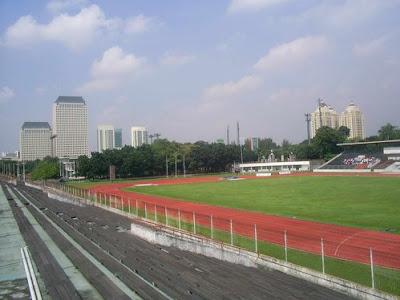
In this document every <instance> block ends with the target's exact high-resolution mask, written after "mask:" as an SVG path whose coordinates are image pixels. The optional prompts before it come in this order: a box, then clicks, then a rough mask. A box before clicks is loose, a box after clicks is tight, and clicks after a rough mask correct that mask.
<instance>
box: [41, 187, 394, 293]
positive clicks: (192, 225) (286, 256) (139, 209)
mask: <svg viewBox="0 0 400 300" xmlns="http://www.w3.org/2000/svg"><path fill="white" fill-rule="evenodd" d="M46 186H47V187H51V188H55V189H57V190H60V191H63V192H65V193H68V194H71V195H74V196H76V197H79V198H83V199H86V200H89V201H92V202H93V203H94V204H96V205H97V206H103V207H107V208H113V209H118V210H121V211H124V212H125V213H128V214H131V215H132V216H135V217H139V218H144V219H147V220H151V221H154V222H157V223H160V224H163V225H166V226H171V227H175V228H179V229H181V230H186V231H188V232H191V233H194V234H198V235H201V236H204V237H207V238H210V239H213V240H215V241H219V242H222V243H225V244H230V245H233V246H236V247H241V248H244V249H247V250H250V251H254V252H257V253H261V254H265V255H268V256H271V257H274V258H277V259H281V260H284V261H287V262H290V263H294V264H296V265H300V266H303V267H307V268H310V269H313V270H316V271H319V272H322V273H324V274H329V275H333V276H336V277H340V278H343V279H346V280H350V281H352V282H356V283H359V284H362V285H365V286H370V287H372V288H375V289H379V290H382V291H385V292H388V293H390V294H395V295H400V242H399V241H398V239H397V241H396V240H393V241H392V240H390V239H386V240H382V239H380V238H378V237H377V238H363V237H357V236H348V234H347V239H349V240H350V239H352V243H351V244H350V243H346V241H347V240H346V235H344V234H343V233H341V232H329V237H325V238H324V237H321V238H312V237H310V236H308V235H307V234H304V233H303V232H300V231H295V230H293V229H292V230H283V231H278V230H274V229H272V228H268V227H265V226H264V227H263V226H260V225H257V224H250V223H245V222H240V221H237V220H232V219H227V218H221V217H216V216H213V215H212V212H210V214H200V213H196V212H194V211H186V210H182V209H179V208H171V207H167V206H164V205H160V204H157V203H154V202H145V201H141V200H138V199H133V198H132V199H131V198H122V197H120V196H118V195H113V194H108V193H107V194H106V193H101V192H96V193H93V194H90V191H89V190H87V189H83V188H78V187H73V186H69V185H64V184H59V183H52V182H46ZM395 236H397V235H395ZM365 245H369V246H368V247H366V246H365Z"/></svg>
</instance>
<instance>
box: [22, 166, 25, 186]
mask: <svg viewBox="0 0 400 300" xmlns="http://www.w3.org/2000/svg"><path fill="white" fill-rule="evenodd" d="M22 178H23V180H24V182H25V162H22Z"/></svg>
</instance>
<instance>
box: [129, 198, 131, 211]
mask: <svg viewBox="0 0 400 300" xmlns="http://www.w3.org/2000/svg"><path fill="white" fill-rule="evenodd" d="M128 212H129V214H131V199H129V198H128Z"/></svg>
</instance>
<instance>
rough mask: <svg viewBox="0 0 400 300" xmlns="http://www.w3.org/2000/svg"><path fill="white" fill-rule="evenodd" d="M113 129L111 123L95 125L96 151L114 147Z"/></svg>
mask: <svg viewBox="0 0 400 300" xmlns="http://www.w3.org/2000/svg"><path fill="white" fill-rule="evenodd" d="M114 133H115V130H114V126H112V125H99V126H97V151H99V152H102V151H104V150H107V149H114V148H115V136H114Z"/></svg>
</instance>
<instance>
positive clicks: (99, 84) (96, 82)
mask: <svg viewBox="0 0 400 300" xmlns="http://www.w3.org/2000/svg"><path fill="white" fill-rule="evenodd" d="M118 85H119V82H118V80H115V79H110V78H106V79H93V80H92V81H89V82H86V83H85V84H83V85H82V86H80V87H78V88H77V89H75V91H76V92H78V93H80V94H86V93H92V92H102V91H108V90H111V89H113V88H115V87H117V86H118Z"/></svg>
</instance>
